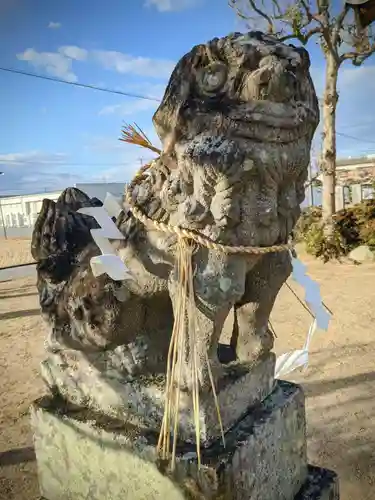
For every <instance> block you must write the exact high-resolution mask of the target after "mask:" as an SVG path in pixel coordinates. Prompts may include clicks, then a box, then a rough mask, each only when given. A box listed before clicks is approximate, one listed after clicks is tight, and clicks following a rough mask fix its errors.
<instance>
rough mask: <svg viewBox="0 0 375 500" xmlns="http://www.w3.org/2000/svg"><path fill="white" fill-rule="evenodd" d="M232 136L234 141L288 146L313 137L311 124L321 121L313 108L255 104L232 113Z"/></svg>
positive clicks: (267, 102) (293, 105) (249, 104)
mask: <svg viewBox="0 0 375 500" xmlns="http://www.w3.org/2000/svg"><path fill="white" fill-rule="evenodd" d="M227 118H228V119H229V122H230V125H229V127H228V128H229V130H228V132H229V134H230V136H231V137H233V138H240V139H247V140H249V139H252V140H256V141H266V142H277V143H288V142H292V141H295V140H297V139H300V138H301V137H304V136H306V135H307V134H309V133H310V128H311V126H310V122H313V121H316V120H317V114H316V111H315V110H314V109H312V108H310V107H309V106H307V105H305V104H302V103H298V104H284V103H277V102H270V101H255V100H254V101H252V102H250V103H248V104H246V105H244V104H241V105H240V106H237V107H235V108H233V109H232V110H230V112H229V113H228V115H227Z"/></svg>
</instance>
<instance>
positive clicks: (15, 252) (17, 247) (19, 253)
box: [0, 238, 34, 267]
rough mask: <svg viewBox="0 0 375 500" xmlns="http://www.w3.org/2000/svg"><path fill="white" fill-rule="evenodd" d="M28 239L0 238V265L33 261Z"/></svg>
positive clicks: (5, 265)
mask: <svg viewBox="0 0 375 500" xmlns="http://www.w3.org/2000/svg"><path fill="white" fill-rule="evenodd" d="M30 245H31V241H30V240H29V239H16V238H14V239H13V238H11V239H8V240H5V239H4V238H0V267H7V266H14V265H17V264H27V263H28V262H33V261H34V259H33V258H32V256H31V251H30Z"/></svg>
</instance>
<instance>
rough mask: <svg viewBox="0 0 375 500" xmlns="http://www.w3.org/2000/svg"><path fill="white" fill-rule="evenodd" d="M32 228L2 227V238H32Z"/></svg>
mask: <svg viewBox="0 0 375 500" xmlns="http://www.w3.org/2000/svg"><path fill="white" fill-rule="evenodd" d="M33 229H34V228H33V227H32V226H30V227H29V226H22V227H14V226H13V227H12V226H5V227H4V226H2V225H0V238H31V235H32V234H33Z"/></svg>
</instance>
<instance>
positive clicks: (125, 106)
mask: <svg viewBox="0 0 375 500" xmlns="http://www.w3.org/2000/svg"><path fill="white" fill-rule="evenodd" d="M157 107H158V103H157V102H155V101H148V100H146V99H137V100H136V101H130V102H124V103H121V104H115V105H112V106H105V107H104V108H103V109H101V110H100V111H99V116H103V115H111V114H118V115H121V116H129V115H133V114H135V113H139V112H141V111H148V110H154V111H156V108H157Z"/></svg>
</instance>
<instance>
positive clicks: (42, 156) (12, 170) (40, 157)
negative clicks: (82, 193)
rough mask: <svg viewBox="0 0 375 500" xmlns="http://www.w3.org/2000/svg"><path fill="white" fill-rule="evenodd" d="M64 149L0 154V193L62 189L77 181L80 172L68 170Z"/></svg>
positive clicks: (79, 177)
mask: <svg viewBox="0 0 375 500" xmlns="http://www.w3.org/2000/svg"><path fill="white" fill-rule="evenodd" d="M66 162H67V156H66V155H65V154H64V153H48V152H43V151H27V152H19V153H6V154H0V166H1V171H2V172H4V175H3V176H2V177H1V185H0V196H1V195H2V194H4V195H7V194H12V193H16V194H22V193H30V192H43V191H53V190H55V189H63V188H65V187H67V186H69V185H73V184H74V183H75V182H78V181H79V180H80V179H81V178H82V176H81V175H80V174H77V173H76V169H75V170H74V172H72V171H69V167H68V165H66Z"/></svg>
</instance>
